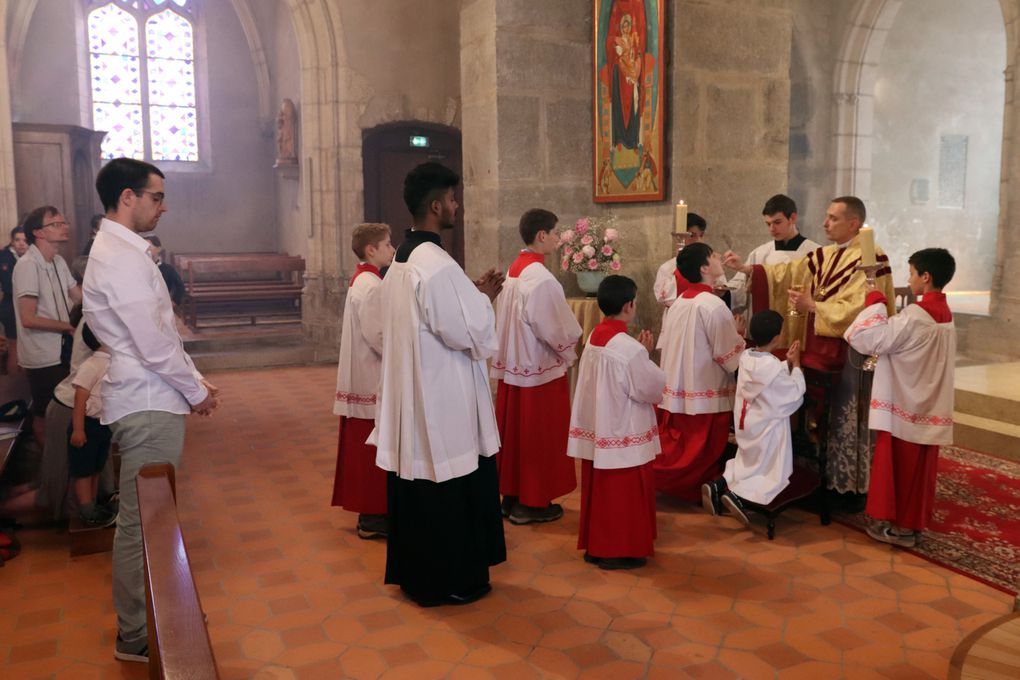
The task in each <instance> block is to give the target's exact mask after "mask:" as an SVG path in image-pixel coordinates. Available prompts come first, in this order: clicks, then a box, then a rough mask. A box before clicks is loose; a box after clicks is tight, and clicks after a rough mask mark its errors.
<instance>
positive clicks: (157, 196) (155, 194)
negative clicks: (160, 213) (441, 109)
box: [135, 189, 166, 205]
mask: <svg viewBox="0 0 1020 680" xmlns="http://www.w3.org/2000/svg"><path fill="white" fill-rule="evenodd" d="M135 194H136V195H138V196H141V195H142V194H149V195H150V196H152V200H153V202H154V203H155V204H156V205H159V204H160V203H162V202H163V199H165V198H166V194H164V193H163V192H162V191H149V190H148V189H139V190H138V191H136V192H135Z"/></svg>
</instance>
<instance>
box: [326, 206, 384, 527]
mask: <svg viewBox="0 0 1020 680" xmlns="http://www.w3.org/2000/svg"><path fill="white" fill-rule="evenodd" d="M351 249H352V250H353V251H354V254H355V255H357V256H358V260H360V262H359V263H358V268H357V269H356V270H355V272H354V276H352V277H351V282H350V285H349V286H348V289H347V301H346V303H345V305H344V320H343V326H342V332H341V334H340V360H339V362H338V363H337V371H336V397H335V398H334V401H333V413H334V415H338V416H340V432H339V435H338V437H337V449H336V456H337V459H336V474H335V477H334V481H333V502H332V504H333V505H334V506H338V507H342V508H344V509H346V510H350V511H352V512H356V513H358V527H357V531H358V536H360V537H361V538H385V537H386V532H387V524H386V471H385V470H382V469H381V468H379V467H377V466H376V464H375V454H376V452H375V447H373V446H370V445H368V444H366V443H365V440H366V439H368V435H369V434H371V432H372V428H373V427H375V422H374V421H375V404H376V397H377V393H378V391H379V367H380V355H381V353H382V326H381V325H380V324H379V320H380V309H379V301H378V297H379V286H380V285H381V284H382V276H381V275H380V273H379V270H380V269H381V268H382V267H386V266H389V264H390V262H392V261H393V253H394V250H393V246H392V245H391V244H390V228H389V226H387V225H385V224H360V225H358V226H357V227H356V228H355V229H354V233H353V234H352V235H351Z"/></svg>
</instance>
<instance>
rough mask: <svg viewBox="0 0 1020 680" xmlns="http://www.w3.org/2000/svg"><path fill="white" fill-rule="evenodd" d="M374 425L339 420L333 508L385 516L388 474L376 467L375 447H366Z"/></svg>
mask: <svg viewBox="0 0 1020 680" xmlns="http://www.w3.org/2000/svg"><path fill="white" fill-rule="evenodd" d="M373 427H375V422H374V421H372V420H368V419H367V418H349V417H345V416H341V417H340V436H339V439H338V442H337V447H336V478H335V479H334V480H333V505H335V506H339V507H342V508H343V509H344V510H350V511H351V512H357V513H364V514H366V515H385V514H386V471H385V470H383V469H382V468H380V467H377V466H376V464H375V453H376V451H375V447H374V446H369V445H368V444H366V443H365V440H366V439H368V435H369V434H371V432H372V428H373Z"/></svg>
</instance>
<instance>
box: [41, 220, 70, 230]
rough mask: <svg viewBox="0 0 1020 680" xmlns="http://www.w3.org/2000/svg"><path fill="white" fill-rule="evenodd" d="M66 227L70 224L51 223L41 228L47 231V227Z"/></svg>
mask: <svg viewBox="0 0 1020 680" xmlns="http://www.w3.org/2000/svg"><path fill="white" fill-rule="evenodd" d="M66 226H68V223H67V222H63V221H61V222H50V223H49V224H44V225H42V227H41V228H42V229H45V228H46V227H66Z"/></svg>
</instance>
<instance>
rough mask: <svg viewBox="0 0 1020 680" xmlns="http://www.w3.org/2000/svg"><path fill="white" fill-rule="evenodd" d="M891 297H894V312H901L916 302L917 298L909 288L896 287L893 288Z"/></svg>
mask: <svg viewBox="0 0 1020 680" xmlns="http://www.w3.org/2000/svg"><path fill="white" fill-rule="evenodd" d="M893 295H894V296H895V297H896V300H895V306H896V311H897V312H900V311H903V308H904V307H906V306H907V305H910V304H913V303H915V302H917V296H915V295H914V293H913V291H911V290H910V286H896V287H895V288H893Z"/></svg>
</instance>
